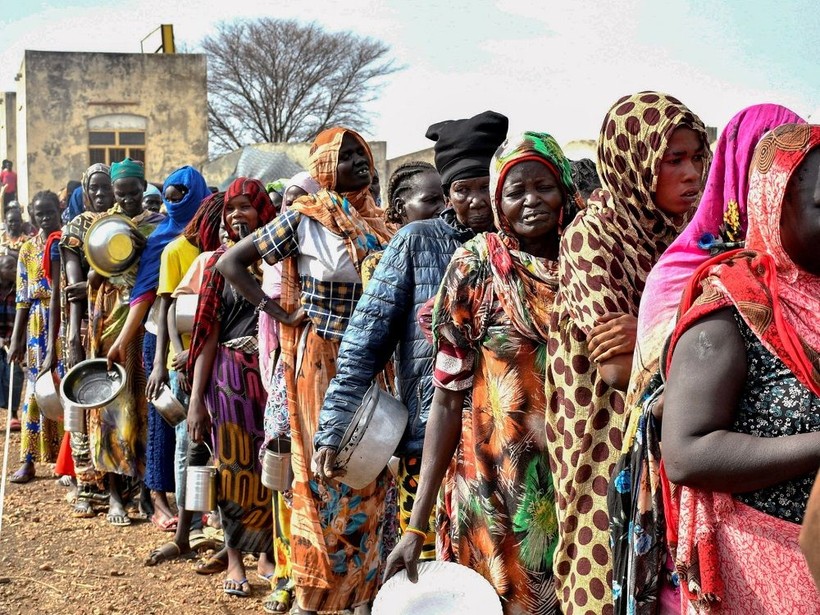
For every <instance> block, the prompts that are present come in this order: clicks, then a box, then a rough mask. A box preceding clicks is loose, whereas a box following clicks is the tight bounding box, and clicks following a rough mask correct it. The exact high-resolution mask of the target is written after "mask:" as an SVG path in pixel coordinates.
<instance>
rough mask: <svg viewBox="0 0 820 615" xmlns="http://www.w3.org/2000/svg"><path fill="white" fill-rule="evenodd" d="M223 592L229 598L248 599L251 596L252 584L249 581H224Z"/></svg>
mask: <svg viewBox="0 0 820 615" xmlns="http://www.w3.org/2000/svg"><path fill="white" fill-rule="evenodd" d="M222 591H224V592H225V593H226V594H227V595H229V596H236V597H237V598H247V597H248V596H250V595H251V584H250V583H248V579H242V580H240V581H235V580H234V579H225V580H224V581H222Z"/></svg>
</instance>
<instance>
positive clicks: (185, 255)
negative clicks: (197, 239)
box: [157, 236, 199, 369]
mask: <svg viewBox="0 0 820 615" xmlns="http://www.w3.org/2000/svg"><path fill="white" fill-rule="evenodd" d="M197 256H199V248H197V247H196V246H195V245H193V244H192V243H191V242H189V241H188V240H187V239H185V237H184V236H179V237H177V238H176V239H174V240H173V241H172V242H171V243H169V244H168V245H167V246H165V249H164V250H163V251H162V256H160V261H159V286H158V287H157V295H170V294H171V293H173V292H174V291H175V290H176V287H177V286H178V285H179V283H180V282H181V281H182V278H183V277H184V276H185V273H186V272H187V271H188V268H189V267H190V266H191V265H192V264H193V262H194V261H195V260H196V257H197ZM190 345H191V336H190V334H188V333H184V334H182V346H183V347H184V348H188V347H189V346H190ZM175 355H176V353H175V352H174V345H173V344H169V346H168V362H167V367H168V369H171V362H172V361H173V359H174V356H175Z"/></svg>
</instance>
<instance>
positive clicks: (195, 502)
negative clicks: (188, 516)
mask: <svg viewBox="0 0 820 615" xmlns="http://www.w3.org/2000/svg"><path fill="white" fill-rule="evenodd" d="M185 473H186V475H185V509H186V510H194V511H199V512H209V511H212V510H215V509H216V491H217V488H216V474H217V469H216V466H196V467H191V466H188V468H187V469H186V470H185Z"/></svg>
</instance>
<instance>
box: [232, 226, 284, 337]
mask: <svg viewBox="0 0 820 615" xmlns="http://www.w3.org/2000/svg"><path fill="white" fill-rule="evenodd" d="M257 261H259V252H258V251H257V249H256V246H254V245H253V235H249V236H248V237H245V238H244V239H242V240H241V241H240V242H239V243H237V244H236V245H235V246H233V247H232V248H231V249H229V250H228V251H227V252H225V254H223V255H222V256H221V257H220V259H219V261H218V262H217V263H216V268H217V270H218V271H219V273H221V274H222V275H223V276H225V279H226V280H227V281H228V284H230V285H231V286H233V287H234V288H235V289H236V290H238V291H239V292H240V293H242V295H243V296H244V297H245V299H247V300H248V301H249V302H250V304H251V305H253V306H256V307H259V304H260V303H262V300H263V299H268V298H267V296H266V295H265V293H264V292H263V291H262V287H261V286H260V285H259V282H258V281H257V280H256V278H254V277H253V276H252V275H251V273H250V272H249V271H248V267H250V266H251V265H253V264H254V263H256V262H257ZM299 311H300V310H295V311H294V312H293V314H290V315H289V314H288V313H287V312H286V311H285V310H283V309H282V308H281V306H280V305H279V304H278V303H277V302H276V301H273V300H272V299H268V301H267V302H266V303H265V312H266V313H267V314H268V315H270V316H271V317H273V318H275V319H276V320H278V321H279V322H281V323H283V324H285V325H289V326H293V325H295V324H297V323H298V318H297V312H299Z"/></svg>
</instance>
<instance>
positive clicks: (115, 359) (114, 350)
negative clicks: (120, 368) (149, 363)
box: [106, 338, 125, 370]
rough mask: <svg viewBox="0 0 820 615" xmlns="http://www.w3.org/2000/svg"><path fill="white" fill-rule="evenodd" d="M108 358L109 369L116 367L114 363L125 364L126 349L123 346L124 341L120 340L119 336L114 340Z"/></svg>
mask: <svg viewBox="0 0 820 615" xmlns="http://www.w3.org/2000/svg"><path fill="white" fill-rule="evenodd" d="M106 358H107V359H108V369H109V370H111V369H113V368H114V363H119V364H120V365H125V349H124V348H123V347H122V342H120V340H119V338H118V339H116V340H114V343H113V344H112V345H111V349H110V350H109V351H108V355H107V356H106Z"/></svg>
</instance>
